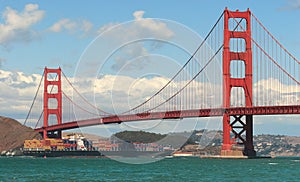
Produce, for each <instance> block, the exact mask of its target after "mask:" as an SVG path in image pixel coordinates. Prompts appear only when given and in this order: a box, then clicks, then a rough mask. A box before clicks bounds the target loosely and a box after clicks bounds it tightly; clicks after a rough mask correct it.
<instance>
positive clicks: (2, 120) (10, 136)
mask: <svg viewBox="0 0 300 182" xmlns="http://www.w3.org/2000/svg"><path fill="white" fill-rule="evenodd" d="M34 138H36V139H39V138H42V136H40V134H38V133H36V132H35V131H34V130H33V129H31V128H29V127H27V126H23V125H22V124H21V123H19V122H18V121H16V120H14V119H11V118H7V117H3V116H0V139H1V142H0V153H2V152H3V151H9V150H19V149H20V148H21V147H22V146H23V144H24V141H25V140H29V139H34Z"/></svg>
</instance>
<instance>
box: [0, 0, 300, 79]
mask: <svg viewBox="0 0 300 182" xmlns="http://www.w3.org/2000/svg"><path fill="white" fill-rule="evenodd" d="M298 2H299V1H298ZM29 3H32V4H38V5H39V7H38V9H39V10H42V11H44V16H43V18H41V20H39V21H38V22H36V23H35V24H33V25H32V26H31V27H30V28H31V29H32V30H34V31H35V32H37V34H38V35H37V37H34V38H32V40H29V42H23V41H21V40H19V41H14V42H9V47H8V48H3V47H2V48H1V49H0V53H1V56H0V58H1V59H2V60H5V61H2V69H5V70H19V71H23V72H25V73H32V72H34V73H41V72H42V68H43V67H44V66H58V65H60V66H62V67H64V66H65V70H66V71H67V69H70V70H68V72H69V73H70V74H71V73H72V71H73V69H74V66H72V65H74V63H76V61H78V58H79V56H80V55H81V53H82V52H83V50H84V49H85V48H86V46H87V45H88V44H89V42H90V41H92V40H93V39H94V38H95V35H92V36H90V35H83V34H84V32H80V31H79V30H70V31H66V30H65V31H61V32H58V33H53V32H49V31H47V29H48V28H49V27H51V26H52V25H53V24H54V23H56V22H58V21H59V20H61V19H69V20H70V21H74V22H80V21H83V20H86V21H89V22H90V23H91V24H92V28H93V29H94V30H97V29H99V28H100V27H101V26H103V25H107V24H109V23H118V22H119V23H121V22H125V21H130V20H133V15H132V14H133V12H135V11H139V10H142V11H145V15H144V17H147V18H163V19H169V20H174V21H177V22H179V23H182V24H184V25H186V26H188V27H189V28H191V29H193V30H194V31H196V32H197V33H199V35H200V36H202V37H203V36H205V35H206V33H207V32H208V31H209V29H210V28H211V26H212V25H213V24H214V23H215V21H216V19H217V18H218V16H219V15H220V14H221V13H222V11H223V10H224V8H225V7H228V8H230V9H232V10H235V9H240V10H246V9H247V8H248V7H249V8H250V9H251V11H252V12H253V13H254V14H255V15H256V17H258V18H259V19H260V20H261V21H262V22H263V23H264V25H265V26H266V27H267V28H268V29H269V30H271V32H272V33H273V34H274V35H275V37H277V38H279V39H280V41H281V42H282V43H283V44H284V45H285V46H286V47H287V48H288V50H290V51H291V52H292V53H294V55H296V57H297V56H298V55H297V54H299V53H298V52H299V51H297V48H299V47H300V46H299V44H300V43H299V42H300V41H297V40H299V39H296V38H299V37H300V36H299V33H298V30H299V28H300V25H299V23H298V19H297V17H299V15H300V11H299V10H298V9H297V1H296V0H294V1H293V0H290V1H289V0H278V1H272V0H266V1H239V0H233V1H216V0H213V1H188V2H183V1H178V2H177V1H176V2H174V1H130V2H129V1H88V2H84V1H74V2H72V3H70V2H69V1H22V2H20V1H1V5H0V11H1V12H2V13H3V12H4V11H5V8H6V7H10V8H12V9H15V10H16V11H19V12H20V11H22V10H23V9H24V6H25V5H26V4H29ZM298 4H299V3H298ZM298 6H299V5H298ZM0 22H1V23H3V18H2V21H0ZM77 28H79V27H77ZM298 50H299V49H298ZM298 57H299V56H298Z"/></svg>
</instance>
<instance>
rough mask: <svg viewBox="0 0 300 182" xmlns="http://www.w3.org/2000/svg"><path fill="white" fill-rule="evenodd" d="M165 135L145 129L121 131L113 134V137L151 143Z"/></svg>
mask: <svg viewBox="0 0 300 182" xmlns="http://www.w3.org/2000/svg"><path fill="white" fill-rule="evenodd" d="M166 136H167V135H162V134H157V133H150V132H145V131H122V132H119V133H116V134H114V137H117V138H118V139H121V140H123V141H126V142H129V143H133V142H140V143H152V142H157V141H159V140H161V139H163V138H164V137H166Z"/></svg>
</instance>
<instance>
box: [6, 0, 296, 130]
mask: <svg viewBox="0 0 300 182" xmlns="http://www.w3.org/2000/svg"><path fill="white" fill-rule="evenodd" d="M225 7H228V8H229V9H230V10H236V9H239V10H240V11H244V10H246V9H247V8H250V10H251V11H252V13H254V14H255V16H256V17H258V18H259V19H260V21H261V22H262V23H263V24H264V26H266V27H267V28H268V30H270V31H271V33H272V34H273V35H274V36H275V37H276V38H278V40H279V41H280V42H281V43H282V44H283V45H284V46H285V47H286V48H287V49H288V50H289V51H290V52H291V53H292V54H293V55H294V56H295V57H296V58H300V51H299V50H300V33H299V29H300V23H299V20H298V19H299V17H300V0H276V1H274V0H264V1H258V0H255V1H240V0H230V1H228V0H222V1H221V0H219V1H217V0H210V1H208V0H201V1H196V0H191V1H187V2H186V1H171V0H166V1H157V0H152V1H115V0H113V1H96V0H94V1H93V0H91V1H88V2H87V1H57V0H55V1H53V0H51V1H50V0H45V1H26V0H24V1H17V0H15V1H9V0H0V16H1V18H0V80H1V83H0V84H1V85H0V86H1V91H0V101H1V103H0V106H1V111H0V115H4V116H9V117H12V118H16V119H18V120H20V121H22V120H24V118H25V117H26V115H27V113H28V110H29V106H30V104H31V102H32V99H33V97H34V94H35V91H36V88H37V86H38V83H39V80H40V78H41V74H42V73H43V69H44V67H45V66H47V67H50V68H57V67H61V68H62V70H63V71H64V73H65V74H66V75H67V77H69V78H77V79H78V80H81V79H83V80H84V79H86V78H85V76H87V77H88V76H91V75H90V74H91V73H92V76H94V77H95V76H96V77H98V78H99V79H100V77H101V81H102V82H99V84H98V87H100V88H99V89H101V88H102V87H106V90H107V89H108V88H110V86H104V85H105V83H106V82H108V83H110V82H113V81H112V80H114V79H115V77H116V75H117V76H120V75H121V76H123V77H122V79H123V80H124V81H123V82H122V83H124V82H126V81H128V80H131V81H132V83H135V82H134V79H133V78H137V77H138V76H139V75H142V74H143V71H146V72H147V71H148V72H153V73H154V71H153V70H155V71H157V73H159V74H163V75H164V78H160V79H158V77H155V75H154V76H153V75H152V76H151V75H150V76H149V75H147V76H145V77H144V78H145V80H144V82H139V83H138V82H136V84H135V85H134V86H137V85H140V86H141V88H140V90H144V91H147V90H148V91H149V90H155V89H159V88H160V86H163V84H164V83H165V82H166V80H167V79H166V78H170V77H171V76H172V74H174V73H176V70H177V69H179V68H180V65H182V64H184V60H186V59H185V58H186V57H185V56H184V54H179V53H178V54H176V52H177V49H175V48H174V50H173V49H172V48H162V49H160V50H156V51H154V53H155V54H157V55H158V54H160V53H161V52H160V51H161V50H164V51H165V52H167V53H168V54H167V55H168V56H169V55H171V54H172V56H173V57H172V56H171V58H172V59H176V58H182V59H178V60H179V61H177V62H176V63H178V64H175V65H174V64H172V66H173V67H172V68H169V69H168V70H170V71H168V72H166V71H165V70H166V69H165V68H166V67H167V66H169V65H168V64H167V61H172V59H170V58H169V57H168V59H167V58H166V57H167V56H166V57H163V56H161V55H160V56H159V58H160V59H161V61H163V63H162V62H156V63H155V64H154V65H155V66H153V67H152V69H150V68H149V70H143V69H145V68H144V67H143V66H142V65H143V64H145V62H143V61H142V60H139V59H134V62H135V64H130V65H129V66H128V67H126V69H127V71H130V74H127V75H126V74H125V71H126V70H125V71H124V70H122V67H123V66H124V65H127V64H128V62H127V61H126V60H124V59H133V58H135V56H136V57H138V56H145V55H147V53H149V52H150V49H156V48H157V47H160V46H161V45H157V44H155V45H152V44H153V43H152V42H151V41H150V42H149V45H147V46H145V47H142V46H141V45H140V44H139V43H137V44H134V45H132V46H129V47H126V49H121V48H122V47H121V48H119V49H118V51H119V52H118V51H117V53H115V54H113V55H112V56H111V57H109V58H107V59H108V60H113V61H107V62H105V63H103V65H102V67H101V68H99V65H97V66H96V67H95V66H94V67H93V64H92V62H89V61H87V62H85V61H84V59H88V58H89V57H88V56H89V55H88V53H89V51H90V50H91V49H93V48H94V47H93V45H97V43H99V42H101V40H102V42H105V43H106V44H105V45H99V46H103V47H100V48H99V50H98V49H97V50H96V51H99V52H97V53H98V54H101V53H103V54H101V56H103V58H105V56H106V55H105V54H104V53H105V51H106V50H108V48H109V47H113V46H114V43H115V42H117V44H120V42H121V43H122V41H124V42H126V41H128V40H129V39H132V38H134V37H135V36H137V35H138V36H141V35H143V36H144V35H148V34H154V35H155V37H156V38H159V39H161V40H164V41H168V40H170V39H172V37H174V36H177V35H176V33H177V31H182V32H185V31H186V32H189V35H190V37H189V38H186V40H185V43H187V42H189V43H190V45H185V46H186V47H187V48H186V49H187V50H188V51H190V52H192V50H193V49H194V47H195V46H196V45H197V44H198V43H199V42H200V41H201V37H205V35H206V34H207V33H208V31H209V30H210V29H211V27H212V26H213V24H214V23H215V22H216V20H217V19H218V17H219V16H220V15H221V14H222V12H223V11H224V8H225ZM146 18H154V19H153V20H151V19H149V20H145V19H146ZM141 19H142V20H144V21H140V22H141V23H140V24H134V23H132V21H133V20H141ZM126 22H127V24H126ZM130 22H131V23H130ZM120 23H121V24H122V23H123V24H124V25H125V26H127V28H128V27H129V28H131V29H132V32H131V33H123V32H124V30H122V27H120V28H119V29H114V30H115V31H116V32H112V35H110V34H109V33H107V30H110V29H111V28H113V27H114V26H117V25H118V24H120ZM175 25H176V26H177V25H180V27H184V29H182V30H179V29H177V30H176V31H175V30H174V29H172V26H175ZM139 31H140V32H142V33H140V32H139ZM110 33H111V32H110ZM147 33H148V34H147ZM184 39H185V37H179V38H178V42H180V41H181V42H182V40H184ZM105 40H106V41H105ZM109 41H111V42H109ZM114 41H115V42H114ZM108 42H109V43H108ZM178 42H177V43H178ZM175 43H176V41H175ZM189 46H190V47H189ZM95 47H96V46H95ZM165 47H166V46H165ZM94 51H95V50H94ZM120 52H121V53H120ZM124 54H125V55H126V56H127V57H125V58H124ZM122 55H123V57H122ZM101 56H100V57H101ZM164 58H165V61H164ZM164 64H165V65H164ZM159 65H160V66H159ZM89 66H90V68H89V69H83V67H89ZM174 70H175V72H174ZM122 71H123V72H122ZM156 76H157V75H156ZM87 80H88V79H86V80H85V81H87ZM145 81H146V82H145ZM147 81H148V82H147ZM101 85H102V87H101ZM145 85H148V87H145ZM81 86H82V85H81ZM98 87H97V88H98ZM123 87H124V88H123ZM85 88H91V87H85ZM114 88H116V87H114ZM118 89H119V90H122V89H125V90H126V89H128V88H127V87H126V84H123V85H122V86H119V87H118ZM82 90H83V91H82V92H84V93H83V94H86V95H88V94H89V91H90V92H94V90H88V89H86V90H84V89H82ZM116 93H119V92H117V91H116ZM150 93H152V92H150ZM94 94H95V93H94ZM115 97H118V96H115ZM136 97H137V98H132V100H135V101H137V100H138V98H139V97H142V96H141V95H138V94H137V96H136ZM106 99H107V100H105V101H106V102H107V103H108V102H109V103H110V101H109V98H106ZM116 100H117V101H119V102H123V101H122V100H118V99H116ZM117 101H116V102H117ZM115 104H116V103H115ZM105 107H107V108H108V107H109V106H105ZM298 119H300V117H299V118H297V117H287V116H282V117H280V116H277V117H268V118H265V117H258V118H257V119H256V120H257V122H256V124H255V132H256V133H271V134H289V135H298V136H300V132H299V131H300V130H299V128H300V122H299V123H298V122H297V121H298ZM218 127H219V125H218ZM185 129H190V128H189V127H187V128H185Z"/></svg>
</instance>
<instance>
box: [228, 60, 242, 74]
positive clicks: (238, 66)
mask: <svg viewBox="0 0 300 182" xmlns="http://www.w3.org/2000/svg"><path fill="white" fill-rule="evenodd" d="M230 76H231V78H245V62H244V61H243V60H231V61H230Z"/></svg>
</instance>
